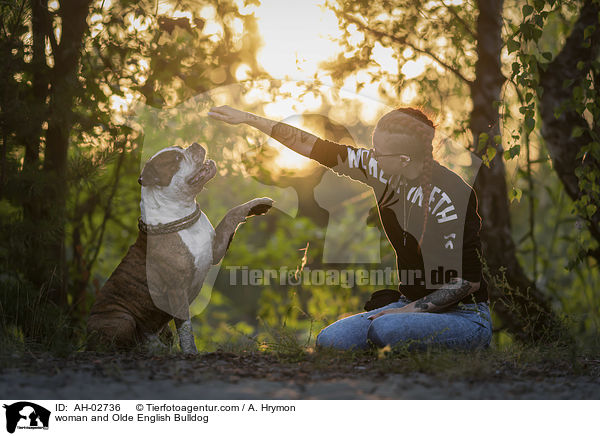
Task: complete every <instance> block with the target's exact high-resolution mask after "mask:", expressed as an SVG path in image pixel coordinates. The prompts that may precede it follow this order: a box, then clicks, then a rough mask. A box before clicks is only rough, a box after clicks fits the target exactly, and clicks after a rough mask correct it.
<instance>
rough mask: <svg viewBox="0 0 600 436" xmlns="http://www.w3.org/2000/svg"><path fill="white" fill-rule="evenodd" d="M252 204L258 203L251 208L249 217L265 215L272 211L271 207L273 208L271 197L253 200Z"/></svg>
mask: <svg viewBox="0 0 600 436" xmlns="http://www.w3.org/2000/svg"><path fill="white" fill-rule="evenodd" d="M252 203H257V204H255V205H254V206H252V207H251V208H250V210H249V211H248V213H247V214H246V216H247V217H249V216H253V215H264V214H265V213H267V212H268V211H269V209H271V207H273V200H272V199H270V198H269V197H264V198H256V199H254V200H252Z"/></svg>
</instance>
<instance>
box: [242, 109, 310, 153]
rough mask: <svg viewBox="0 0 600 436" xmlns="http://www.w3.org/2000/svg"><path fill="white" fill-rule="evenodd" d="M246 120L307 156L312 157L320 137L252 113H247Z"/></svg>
mask: <svg viewBox="0 0 600 436" xmlns="http://www.w3.org/2000/svg"><path fill="white" fill-rule="evenodd" d="M244 122H245V123H246V124H248V125H249V126H252V127H254V128H256V129H258V130H260V131H261V132H264V133H266V134H267V135H269V136H270V137H272V138H273V139H276V140H277V141H279V142H281V143H282V144H283V145H285V146H286V147H288V148H289V149H291V150H294V151H295V152H296V153H300V154H301V155H303V156H306V157H310V153H311V151H312V148H313V145H314V144H315V142H316V141H317V139H318V138H317V137H316V136H315V135H313V134H311V133H308V132H305V131H304V130H301V129H298V128H296V127H293V126H290V125H289V124H285V123H281V122H278V121H273V120H269V119H267V118H263V117H259V116H258V115H254V114H251V113H247V114H246V120H245V121H244Z"/></svg>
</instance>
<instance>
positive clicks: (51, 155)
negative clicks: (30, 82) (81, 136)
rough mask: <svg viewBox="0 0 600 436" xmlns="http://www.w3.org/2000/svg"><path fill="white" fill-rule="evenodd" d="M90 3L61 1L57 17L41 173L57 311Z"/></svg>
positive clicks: (62, 294)
mask: <svg viewBox="0 0 600 436" xmlns="http://www.w3.org/2000/svg"><path fill="white" fill-rule="evenodd" d="M90 3H91V1H90V0H85V1H83V0H69V1H66V0H63V1H61V7H60V14H61V19H62V23H63V25H62V35H61V41H60V45H59V46H58V49H57V51H56V53H54V59H55V65H54V68H53V80H52V91H51V94H50V108H49V109H50V110H49V117H48V132H47V135H46V149H45V161H44V172H45V175H46V176H47V177H46V183H47V185H46V192H45V196H46V198H45V201H44V205H45V207H44V212H43V214H42V215H43V219H45V220H46V221H47V223H48V224H50V225H52V228H53V229H54V232H53V235H52V237H51V238H50V240H49V241H48V244H47V245H46V247H45V253H44V254H45V255H46V257H47V258H51V259H52V260H53V262H54V264H55V265H56V268H55V270H54V271H48V273H50V276H49V277H48V279H50V280H49V281H48V285H49V289H48V291H49V292H48V295H49V296H50V298H51V299H52V300H53V301H54V302H55V303H56V304H58V305H59V306H60V307H66V305H67V288H66V286H67V276H66V273H67V271H66V258H65V247H64V243H65V225H66V198H67V191H68V186H67V180H66V175H67V174H66V170H67V151H68V147H69V135H70V131H71V128H72V126H73V104H74V102H75V95H76V93H77V89H78V88H79V82H78V76H77V74H78V69H79V60H80V58H81V53H80V51H81V46H82V40H83V35H84V33H85V31H86V30H87V22H86V18H87V15H88V8H89V5H90Z"/></svg>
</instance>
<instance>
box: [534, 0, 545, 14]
mask: <svg viewBox="0 0 600 436" xmlns="http://www.w3.org/2000/svg"><path fill="white" fill-rule="evenodd" d="M533 6H535V10H536V11H538V12H541V11H542V10H543V9H544V6H546V2H545V1H544V0H533Z"/></svg>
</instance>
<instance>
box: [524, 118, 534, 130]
mask: <svg viewBox="0 0 600 436" xmlns="http://www.w3.org/2000/svg"><path fill="white" fill-rule="evenodd" d="M534 128H535V119H533V117H532V116H526V117H525V129H526V131H527V132H531V131H533V129H534Z"/></svg>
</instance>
